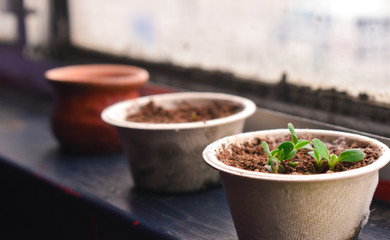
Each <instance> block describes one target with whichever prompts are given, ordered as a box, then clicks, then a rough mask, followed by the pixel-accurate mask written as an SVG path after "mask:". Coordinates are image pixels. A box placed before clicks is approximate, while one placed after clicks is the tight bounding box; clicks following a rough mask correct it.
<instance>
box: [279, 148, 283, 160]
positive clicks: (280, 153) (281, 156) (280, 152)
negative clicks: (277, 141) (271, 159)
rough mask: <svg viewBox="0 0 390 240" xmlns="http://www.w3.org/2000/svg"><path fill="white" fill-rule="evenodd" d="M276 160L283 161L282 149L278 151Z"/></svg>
mask: <svg viewBox="0 0 390 240" xmlns="http://www.w3.org/2000/svg"><path fill="white" fill-rule="evenodd" d="M278 159H280V160H283V159H284V149H283V148H282V149H279V153H278Z"/></svg>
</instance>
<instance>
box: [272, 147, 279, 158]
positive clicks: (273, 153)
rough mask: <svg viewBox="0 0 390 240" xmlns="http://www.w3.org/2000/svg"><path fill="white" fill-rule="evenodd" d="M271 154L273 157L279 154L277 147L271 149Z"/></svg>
mask: <svg viewBox="0 0 390 240" xmlns="http://www.w3.org/2000/svg"><path fill="white" fill-rule="evenodd" d="M271 154H272V156H274V157H276V156H278V155H279V149H275V150H272V152H271Z"/></svg>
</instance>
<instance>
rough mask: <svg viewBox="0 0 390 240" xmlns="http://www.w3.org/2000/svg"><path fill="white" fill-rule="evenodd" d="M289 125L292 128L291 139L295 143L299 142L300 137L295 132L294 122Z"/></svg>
mask: <svg viewBox="0 0 390 240" xmlns="http://www.w3.org/2000/svg"><path fill="white" fill-rule="evenodd" d="M287 126H288V129H289V130H290V133H291V141H292V142H293V143H294V144H297V142H298V137H297V135H296V134H295V130H294V126H293V125H292V123H289V124H288V125H287Z"/></svg>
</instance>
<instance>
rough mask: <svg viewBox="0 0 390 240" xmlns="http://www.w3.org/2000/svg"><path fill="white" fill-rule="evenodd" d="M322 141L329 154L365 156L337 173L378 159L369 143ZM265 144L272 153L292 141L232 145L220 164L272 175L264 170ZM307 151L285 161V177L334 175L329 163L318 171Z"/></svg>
mask: <svg viewBox="0 0 390 240" xmlns="http://www.w3.org/2000/svg"><path fill="white" fill-rule="evenodd" d="M298 138H300V139H301V138H302V139H307V140H312V137H310V136H301V137H300V136H298ZM319 139H320V140H321V141H323V142H324V143H325V144H326V146H327V147H328V149H329V153H330V154H332V153H334V154H336V155H339V154H340V153H341V152H342V151H344V150H346V149H351V148H359V149H360V150H362V151H363V152H364V153H365V158H364V159H363V160H361V161H359V162H356V163H349V162H339V163H338V164H337V165H336V168H335V171H334V172H341V171H346V170H350V169H355V168H360V167H363V166H366V165H369V164H371V163H373V162H374V161H375V160H376V159H378V153H377V151H376V149H375V148H374V147H372V146H369V145H368V144H367V143H362V142H347V141H346V140H345V139H344V138H338V139H334V140H332V141H330V142H325V140H324V139H321V138H319ZM263 140H264V141H266V142H267V143H268V145H269V146H270V149H271V151H272V150H273V149H275V148H276V147H277V146H278V145H279V144H280V143H282V142H284V141H290V138H289V137H284V138H279V139H277V140H275V141H271V140H270V139H260V138H256V139H254V140H253V141H252V142H245V143H244V144H242V145H229V146H228V147H226V146H223V149H222V150H221V151H220V152H219V153H218V154H217V157H218V159H219V160H220V161H222V162H223V163H225V164H226V165H229V166H233V167H237V168H241V169H244V170H249V171H254V172H264V173H269V171H268V170H267V169H266V168H265V167H264V166H265V165H266V164H267V155H266V154H265V152H264V150H263V148H262V147H261V143H262V142H263ZM308 151H309V150H306V149H299V150H298V152H297V154H296V155H295V157H294V158H292V159H291V160H283V161H282V166H283V167H284V169H285V171H284V174H295V175H302V174H320V173H332V171H329V167H328V165H327V164H326V160H324V162H323V167H322V169H319V168H318V167H317V163H316V161H315V159H314V158H312V157H310V156H309V155H308V154H307V152H308ZM290 161H292V162H298V163H297V165H296V166H295V167H291V166H289V165H288V163H289V162H290Z"/></svg>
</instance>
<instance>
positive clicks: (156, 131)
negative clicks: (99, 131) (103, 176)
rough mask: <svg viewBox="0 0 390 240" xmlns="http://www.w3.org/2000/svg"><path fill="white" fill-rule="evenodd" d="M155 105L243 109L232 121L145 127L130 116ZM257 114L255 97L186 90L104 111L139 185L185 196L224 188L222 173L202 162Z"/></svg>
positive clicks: (134, 100)
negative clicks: (215, 144) (223, 105)
mask: <svg viewBox="0 0 390 240" xmlns="http://www.w3.org/2000/svg"><path fill="white" fill-rule="evenodd" d="M151 100H152V101H154V102H155V104H156V105H158V106H161V107H163V108H167V109H169V108H173V107H175V105H176V104H177V103H178V102H181V101H187V102H189V103H190V104H193V105H196V104H198V105H207V104H208V103H210V102H211V101H218V102H220V103H223V102H234V103H237V104H239V105H241V106H242V110H241V111H239V112H237V113H235V114H232V115H230V116H227V117H223V118H218V119H212V120H207V121H199V122H188V123H140V122H131V121H127V120H126V116H128V114H132V113H135V112H137V111H138V109H139V108H140V107H141V106H143V105H145V104H147V103H148V102H149V101H151ZM255 111H256V105H255V104H254V103H253V102H252V101H250V100H249V99H246V98H242V97H238V96H233V95H229V94H221V93H200V92H184V93H170V94H159V95H154V96H147V97H141V98H137V99H132V100H127V101H122V102H119V103H116V104H114V105H112V106H110V107H108V108H106V109H105V110H104V111H103V112H102V118H103V120H104V121H105V122H107V123H109V124H111V125H113V126H116V127H117V129H118V132H119V135H120V137H121V140H122V143H123V146H124V149H125V151H126V154H127V156H128V161H129V165H130V170H131V173H132V177H133V179H134V182H135V184H136V186H138V187H141V188H143V189H147V190H151V191H156V192H169V193H184V192H195V191H199V190H204V189H207V188H210V187H213V186H219V185H220V181H219V176H218V172H217V171H215V170H213V169H211V168H209V167H208V166H207V164H205V163H204V162H203V160H202V151H203V149H204V148H205V147H206V145H207V144H208V143H210V142H212V141H214V140H216V139H219V138H221V137H224V136H228V135H231V134H235V133H240V132H242V129H243V127H244V122H245V120H246V119H247V118H248V117H249V116H251V115H252V114H253V113H254V112H255Z"/></svg>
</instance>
